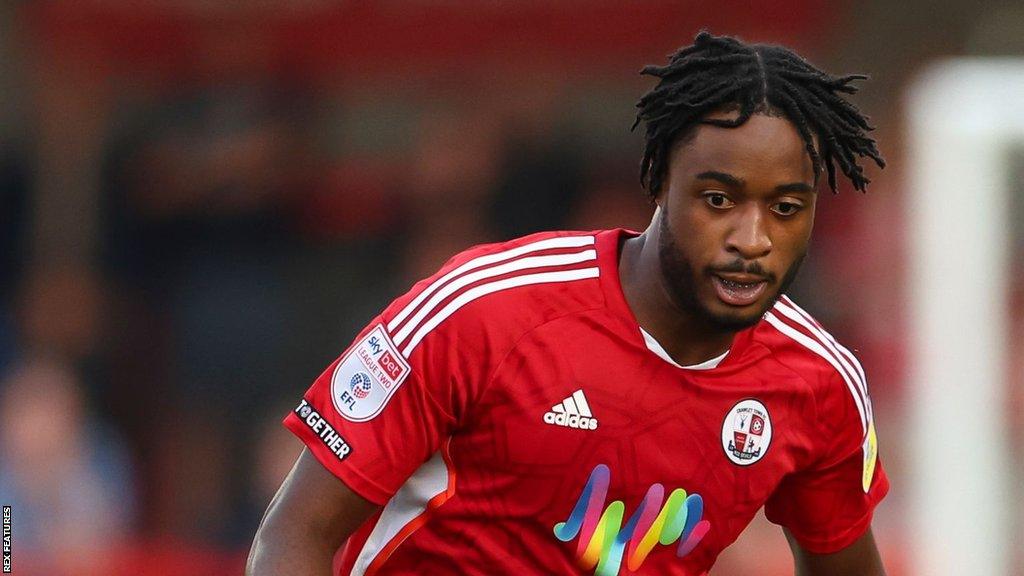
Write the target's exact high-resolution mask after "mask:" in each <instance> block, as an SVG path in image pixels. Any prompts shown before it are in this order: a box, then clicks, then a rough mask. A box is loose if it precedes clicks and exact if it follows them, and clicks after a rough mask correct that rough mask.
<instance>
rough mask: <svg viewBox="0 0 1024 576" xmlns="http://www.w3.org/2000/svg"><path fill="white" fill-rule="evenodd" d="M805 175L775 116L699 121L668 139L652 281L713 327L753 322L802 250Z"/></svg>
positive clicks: (809, 222) (804, 156) (808, 203)
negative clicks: (679, 139) (725, 123)
mask: <svg viewBox="0 0 1024 576" xmlns="http://www.w3.org/2000/svg"><path fill="white" fill-rule="evenodd" d="M730 115H731V113H724V112H723V113H719V114H716V115H712V116H711V117H712V118H714V117H719V118H728V117H730ZM814 176H815V175H814V169H813V166H812V164H811V159H810V156H809V155H808V153H807V150H806V148H805V147H804V141H803V138H801V137H800V134H799V132H797V129H796V127H795V126H794V125H793V124H792V123H791V122H789V121H788V120H786V119H785V118H781V117H775V116H768V115H764V114H755V115H753V116H752V117H751V118H750V119H749V120H748V121H747V122H746V123H744V124H742V125H741V126H739V127H736V128H723V127H718V126H711V125H704V124H702V125H700V126H699V127H698V128H697V129H696V132H695V133H694V134H693V136H692V137H691V138H689V139H687V140H686V141H685V142H683V143H681V144H679V145H677V146H676V148H675V149H674V150H673V151H672V153H671V158H670V161H669V166H668V175H667V178H666V180H665V183H664V185H663V187H662V190H661V192H660V193H659V195H658V197H657V198H656V200H657V203H658V206H659V211H658V216H657V218H659V219H660V222H656V225H657V229H658V257H659V262H660V265H661V270H662V282H663V283H664V285H665V288H666V290H667V292H668V294H669V296H670V297H671V298H672V300H673V301H674V303H675V304H676V306H678V307H679V308H680V309H681V310H682V311H683V312H685V313H688V314H691V315H693V316H694V317H696V318H698V319H699V320H703V321H705V322H707V323H709V324H710V325H711V326H712V327H714V328H716V329H720V330H729V331H737V330H741V329H743V328H746V327H749V326H752V325H753V324H756V323H757V322H758V321H759V320H760V319H761V317H762V316H763V315H764V313H765V312H767V311H768V309H769V308H771V306H772V305H773V304H774V303H775V300H776V299H777V298H778V297H779V295H780V294H782V293H783V291H784V290H785V289H786V287H788V286H789V284H790V283H791V282H792V281H793V279H794V278H795V277H796V273H797V271H798V270H799V268H800V263H801V262H802V261H803V258H804V255H805V254H806V253H807V246H808V243H809V242H810V238H811V228H812V227H813V225H814V208H815V202H816V200H817V194H816V186H815V177H814Z"/></svg>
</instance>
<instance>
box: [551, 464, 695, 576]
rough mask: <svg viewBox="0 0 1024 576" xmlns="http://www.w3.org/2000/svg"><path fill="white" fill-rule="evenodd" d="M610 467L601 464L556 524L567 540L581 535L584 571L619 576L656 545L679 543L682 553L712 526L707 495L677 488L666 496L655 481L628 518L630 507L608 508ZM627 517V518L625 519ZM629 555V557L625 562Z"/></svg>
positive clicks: (578, 554)
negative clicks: (566, 515) (706, 516)
mask: <svg viewBox="0 0 1024 576" xmlns="http://www.w3.org/2000/svg"><path fill="white" fill-rule="evenodd" d="M610 481H611V470H609V468H608V466H606V465H604V464H598V465H597V466H595V467H594V471H593V472H591V473H590V479H589V480H587V485H586V486H585V487H584V488H583V491H582V492H581V493H580V497H579V499H578V500H577V501H576V505H575V506H574V507H573V509H572V512H571V513H570V514H569V519H568V520H566V521H565V522H559V523H558V524H555V537H556V538H558V539H559V540H561V541H562V542H569V541H571V540H572V539H573V538H576V537H577V536H579V541H578V542H577V543H576V557H577V558H578V559H579V562H580V566H581V567H582V568H583V569H584V570H588V571H589V570H594V575H595V576H617V575H618V574H621V573H622V570H621V569H622V565H623V563H625V565H626V570H628V571H629V572H636V571H637V570H639V569H640V567H641V566H642V565H643V563H644V560H646V559H647V555H648V554H650V553H651V551H652V550H653V549H654V545H655V544H657V543H659V542H660V543H661V544H663V545H665V546H670V545H672V544H674V543H675V542H677V541H678V542H679V546H678V547H677V548H676V556H677V557H679V558H682V557H683V556H686V555H687V554H689V553H690V552H692V551H693V549H694V548H696V547H697V545H698V544H700V542H701V540H703V539H704V536H705V535H706V534H707V533H708V530H710V529H711V523H710V522H709V521H707V520H704V519H703V516H704V499H703V498H701V496H700V494H689V495H688V494H687V493H686V490H683V489H682V488H676V489H675V490H673V491H672V493H671V494H669V497H668V500H664V497H665V487H664V486H662V485H661V484H652V485H651V487H650V488H648V490H647V495H646V496H644V499H643V501H642V502H640V507H639V508H637V509H636V510H635V511H634V512H633V514H632V515H631V516H630V517H629V518H628V519H626V517H625V513H626V506H625V504H623V502H622V501H621V500H616V501H614V502H612V503H611V504H609V505H608V507H607V508H605V498H606V497H607V495H608V486H609V484H610ZM624 521H625V522H624ZM623 560H625V562H623Z"/></svg>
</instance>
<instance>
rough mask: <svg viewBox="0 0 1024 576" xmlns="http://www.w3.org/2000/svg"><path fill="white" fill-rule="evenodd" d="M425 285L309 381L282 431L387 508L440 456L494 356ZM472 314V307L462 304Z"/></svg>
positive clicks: (470, 320) (471, 323) (466, 318)
mask: <svg viewBox="0 0 1024 576" xmlns="http://www.w3.org/2000/svg"><path fill="white" fill-rule="evenodd" d="M457 264H458V262H457V261H455V262H449V264H447V265H446V268H443V269H442V270H441V271H440V272H438V273H437V274H436V275H434V276H433V277H431V278H428V279H426V280H424V281H422V282H420V283H418V284H417V285H416V286H414V287H413V289H412V290H410V292H409V293H407V294H406V295H404V296H402V297H400V298H398V299H397V300H395V301H394V302H393V303H392V304H391V305H390V306H389V307H388V308H387V309H385V310H384V312H382V313H381V314H380V315H379V316H377V317H376V318H374V319H373V320H372V321H371V322H370V323H369V324H368V325H367V326H366V327H365V328H364V329H363V330H362V331H361V332H360V333H359V335H358V336H357V337H356V338H355V340H354V341H353V342H352V343H351V345H350V346H349V347H348V349H347V350H345V352H344V353H343V354H342V355H341V356H339V357H338V358H337V359H336V360H334V362H332V363H331V364H330V365H329V366H328V367H327V369H326V370H324V372H323V373H322V374H320V376H319V377H318V378H317V379H316V380H315V381H314V382H313V385H312V386H311V387H310V388H309V389H308V390H307V391H306V393H305V394H304V395H303V397H302V398H301V400H300V401H299V403H298V404H297V405H296V406H295V408H294V409H293V410H292V412H291V413H289V414H288V415H287V416H286V417H285V419H284V424H285V426H286V427H287V428H288V429H289V430H291V431H292V432H293V433H294V434H295V435H297V436H298V437H299V439H301V440H302V442H303V443H304V444H305V445H306V447H307V448H309V450H310V451H311V452H312V453H313V455H314V456H315V457H316V458H317V460H319V461H320V463H321V464H323V465H324V466H325V467H326V468H327V469H328V470H329V471H330V472H331V473H333V474H334V475H335V476H337V477H338V478H339V479H341V480H342V481H343V482H344V483H345V484H346V485H347V486H348V487H349V488H351V489H352V490H353V491H355V492H356V493H358V494H360V495H361V496H363V497H364V498H366V499H367V500H370V501H371V502H374V503H377V504H384V503H386V502H387V501H388V500H389V499H390V498H391V496H393V495H394V494H395V492H397V491H398V489H399V488H400V487H401V486H402V485H403V484H404V483H405V481H406V480H407V479H408V478H409V476H410V475H412V474H413V472H415V471H416V469H417V468H419V467H420V466H421V465H422V464H423V463H424V462H426V461H427V460H429V459H430V458H431V457H432V456H433V455H434V454H436V453H437V452H438V451H439V450H441V448H442V446H443V445H444V443H445V440H446V439H447V438H448V437H449V436H450V435H451V434H452V433H453V431H454V430H455V428H456V427H457V426H458V424H459V422H460V419H461V418H462V414H463V412H464V407H465V406H466V405H467V404H468V403H469V402H470V398H472V397H473V396H474V395H475V393H476V390H477V389H479V387H480V386H482V384H483V382H484V380H485V378H486V375H487V369H488V366H489V362H490V360H489V358H490V356H491V354H490V352H491V349H490V348H489V347H488V346H487V345H486V344H487V341H486V339H485V338H483V337H482V336H481V335H480V334H479V327H478V325H479V322H478V321H477V320H478V316H479V314H478V313H477V312H476V311H474V310H472V309H467V310H460V311H459V314H457V315H453V316H451V317H448V316H445V317H444V318H443V319H444V322H443V323H441V322H438V320H439V319H440V318H439V317H440V316H441V315H442V314H443V313H445V308H444V300H443V299H442V298H435V297H436V296H437V294H438V291H437V290H434V291H433V292H431V286H435V287H436V285H437V284H438V282H439V281H440V280H443V279H444V278H443V277H444V274H445V272H446V271H448V270H450V268H451V267H452V266H455V265H457ZM467 308H469V307H467Z"/></svg>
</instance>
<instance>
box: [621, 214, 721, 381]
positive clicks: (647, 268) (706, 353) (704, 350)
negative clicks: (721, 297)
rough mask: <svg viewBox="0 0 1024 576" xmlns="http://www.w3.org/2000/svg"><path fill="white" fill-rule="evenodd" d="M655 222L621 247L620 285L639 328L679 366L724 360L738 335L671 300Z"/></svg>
mask: <svg viewBox="0 0 1024 576" xmlns="http://www.w3.org/2000/svg"><path fill="white" fill-rule="evenodd" d="M654 222H657V218H655V221H654ZM654 222H652V224H651V225H650V226H648V228H647V230H646V231H644V233H643V234H641V235H640V236H637V237H636V238H629V239H627V240H626V242H625V243H624V244H623V246H622V251H621V254H620V256H619V282H620V283H621V285H622V292H623V294H624V295H625V296H626V302H627V303H628V304H629V308H630V309H631V310H632V311H633V315H634V316H635V317H636V319H637V322H639V324H640V326H641V327H642V328H643V329H644V330H646V331H647V332H648V333H649V334H650V335H651V336H654V338H655V339H656V340H657V341H658V342H659V343H660V344H661V345H662V347H663V348H664V349H665V351H666V352H668V354H669V356H671V357H672V359H673V360H675V361H676V363H678V364H681V365H683V366H689V365H692V364H699V363H701V362H704V361H706V360H710V359H711V358H714V357H716V356H721V355H722V354H724V353H725V352H726V351H728V350H729V347H730V346H731V345H732V341H733V338H734V337H735V336H736V332H733V331H728V330H722V329H720V328H716V327H715V326H713V325H711V324H709V323H708V322H707V321H706V320H704V319H702V318H699V317H696V316H695V315H694V314H693V313H692V312H689V311H686V310H684V309H682V308H681V307H680V306H679V305H678V304H676V302H675V301H674V300H673V299H672V297H671V295H670V293H669V291H668V289H667V288H666V286H665V282H664V280H663V276H662V270H661V265H660V263H659V259H658V229H657V226H656V225H655V223H654Z"/></svg>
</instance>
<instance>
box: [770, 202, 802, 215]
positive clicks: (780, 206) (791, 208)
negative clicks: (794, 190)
mask: <svg viewBox="0 0 1024 576" xmlns="http://www.w3.org/2000/svg"><path fill="white" fill-rule="evenodd" d="M803 208H804V207H803V205H801V204H797V203H796V202H776V203H775V204H773V205H772V212H775V213H776V214H778V215H779V216H792V215H794V214H796V213H797V212H799V211H801V210H803Z"/></svg>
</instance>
